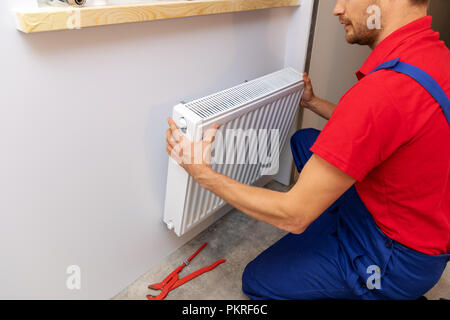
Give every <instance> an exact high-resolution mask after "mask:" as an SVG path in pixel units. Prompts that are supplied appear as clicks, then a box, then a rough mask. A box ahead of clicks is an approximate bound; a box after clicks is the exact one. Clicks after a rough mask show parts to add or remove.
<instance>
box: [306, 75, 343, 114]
mask: <svg viewBox="0 0 450 320" xmlns="http://www.w3.org/2000/svg"><path fill="white" fill-rule="evenodd" d="M303 81H304V82H305V89H304V91H303V96H302V100H301V101H300V106H301V107H303V108H306V109H309V110H311V111H312V112H314V113H316V114H318V115H319V116H321V117H324V118H325V119H327V120H328V119H330V118H331V115H332V114H333V111H334V109H335V108H336V105H334V104H332V103H331V102H329V101H326V100H322V99H320V98H319V97H317V96H316V95H315V94H314V90H313V87H312V83H311V79H310V78H309V76H308V74H307V73H304V74H303Z"/></svg>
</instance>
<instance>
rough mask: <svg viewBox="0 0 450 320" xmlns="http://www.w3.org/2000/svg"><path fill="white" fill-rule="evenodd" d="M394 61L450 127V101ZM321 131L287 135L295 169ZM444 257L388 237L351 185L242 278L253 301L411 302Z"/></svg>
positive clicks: (433, 278) (433, 279)
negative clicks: (430, 98) (437, 106)
mask: <svg viewBox="0 0 450 320" xmlns="http://www.w3.org/2000/svg"><path fill="white" fill-rule="evenodd" d="M399 60H400V59H395V60H392V61H388V62H386V63H383V64H382V65H380V66H379V67H377V68H376V69H374V70H373V71H372V72H375V71H378V70H381V69H390V70H394V71H397V72H399V73H404V74H407V75H409V76H411V77H412V78H414V79H415V80H416V81H417V82H419V83H420V84H421V85H422V86H423V87H424V88H425V89H426V90H427V91H428V92H429V93H430V94H431V95H432V96H433V97H434V98H435V99H436V101H438V102H439V104H440V105H441V107H442V109H443V111H444V114H445V116H446V118H447V120H448V121H449V124H450V100H449V99H448V97H447V96H446V94H445V92H444V91H443V90H442V88H441V87H440V86H439V85H438V84H437V82H436V81H435V80H434V79H433V78H432V77H431V76H429V75H428V74H426V73H425V72H424V71H422V70H421V69H418V68H417V67H415V66H412V65H409V64H406V63H403V62H400V61H399ZM319 133H320V131H318V130H315V129H304V130H300V131H297V132H296V133H295V134H294V135H293V136H292V138H291V149H292V153H293V157H294V162H295V164H296V166H297V169H298V171H301V170H302V168H303V166H304V165H305V164H306V162H307V161H308V159H309V158H310V157H311V155H312V153H311V151H309V149H310V148H311V146H312V145H313V144H314V141H315V140H316V138H317V137H318V135H319ZM449 260H450V254H442V255H427V254H423V253H420V252H418V251H415V250H412V249H409V248H407V247H405V246H403V245H402V244H400V243H398V242H397V241H394V240H392V239H390V238H389V237H387V236H386V235H385V234H384V233H383V232H382V231H381V230H380V229H379V228H378V226H377V225H376V224H375V221H374V219H373V217H372V215H371V214H370V212H369V211H368V210H367V208H366V207H365V205H364V203H363V202H362V201H361V199H360V198H359V196H358V194H357V192H356V189H355V187H354V186H352V187H351V188H350V189H349V190H347V191H346V192H345V193H344V194H343V195H342V196H341V197H340V198H339V199H338V200H337V201H336V202H335V203H334V204H332V205H331V206H330V207H329V208H328V209H327V210H326V211H325V212H324V213H323V214H322V215H321V216H320V217H319V218H317V219H316V220H315V221H314V222H313V223H312V224H311V225H310V226H309V227H308V229H307V230H306V231H305V232H304V233H302V234H300V235H295V234H288V235H286V236H285V237H283V238H282V239H281V240H279V241H278V242H276V243H275V244H274V245H272V246H271V247H269V248H268V249H267V250H265V251H264V252H262V253H261V254H260V255H259V256H258V257H257V258H256V259H255V260H253V261H252V262H250V263H249V264H248V265H247V267H246V268H245V270H244V274H243V276H242V290H243V292H244V293H245V294H246V295H247V296H248V297H250V298H252V299H258V300H259V299H299V300H303V299H304V300H309V299H417V298H419V297H421V296H422V295H423V294H424V293H426V292H427V291H428V290H429V289H431V288H432V287H433V286H434V285H435V284H436V283H437V282H438V281H439V279H440V277H441V275H442V273H443V271H444V269H445V267H446V265H447V262H448V261H449Z"/></svg>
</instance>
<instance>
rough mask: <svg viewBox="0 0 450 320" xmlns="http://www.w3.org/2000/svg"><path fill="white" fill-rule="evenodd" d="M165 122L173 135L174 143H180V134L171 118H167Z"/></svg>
mask: <svg viewBox="0 0 450 320" xmlns="http://www.w3.org/2000/svg"><path fill="white" fill-rule="evenodd" d="M167 122H168V123H169V127H170V130H172V135H173V138H174V139H175V141H176V142H178V141H180V139H181V133H180V131H179V130H178V127H177V125H176V123H175V121H173V119H172V118H168V119H167Z"/></svg>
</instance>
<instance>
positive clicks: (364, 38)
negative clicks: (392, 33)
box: [339, 17, 381, 46]
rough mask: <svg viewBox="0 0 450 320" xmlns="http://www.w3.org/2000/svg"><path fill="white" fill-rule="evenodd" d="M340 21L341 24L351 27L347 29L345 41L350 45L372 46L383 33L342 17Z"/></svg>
mask: <svg viewBox="0 0 450 320" xmlns="http://www.w3.org/2000/svg"><path fill="white" fill-rule="evenodd" d="M339 20H340V22H341V23H343V24H346V25H349V26H348V27H346V28H345V39H346V40H347V42H348V43H350V44H359V45H368V46H372V45H373V44H374V43H376V41H377V39H378V37H379V35H380V33H381V30H379V29H372V30H371V29H369V28H368V27H367V25H366V24H365V23H361V22H357V21H354V20H353V21H352V20H350V19H348V18H342V17H341V18H340V19H339Z"/></svg>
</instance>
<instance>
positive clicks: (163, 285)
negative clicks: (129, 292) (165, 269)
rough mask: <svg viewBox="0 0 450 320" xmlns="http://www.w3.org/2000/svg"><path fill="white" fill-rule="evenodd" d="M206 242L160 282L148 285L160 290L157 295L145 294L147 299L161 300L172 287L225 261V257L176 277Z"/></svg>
mask: <svg viewBox="0 0 450 320" xmlns="http://www.w3.org/2000/svg"><path fill="white" fill-rule="evenodd" d="M207 244H208V242H205V243H204V244H203V245H202V246H201V247H200V249H198V250H197V251H196V252H195V253H194V254H193V255H192V256H190V257H189V258H187V259H186V260H184V262H183V264H182V265H181V266H179V267H178V268H176V269H175V270H174V271H172V273H171V274H169V275H168V276H167V277H166V278H165V279H164V280H163V281H162V282H160V283H155V284H151V285H149V286H148V288H149V289H152V290H161V292H160V293H159V294H158V295H157V296H152V295H147V299H148V300H163V299H164V298H165V297H167V295H168V294H169V292H170V291H172V290H173V289H175V288H178V287H179V286H181V285H183V284H185V283H186V282H188V281H190V280H192V279H194V278H196V277H198V276H200V275H202V274H203V273H205V272H208V271H211V270H213V269H214V268H216V267H217V266H218V265H219V264H221V263H224V262H225V261H226V260H225V259H221V260H218V261H216V262H214V263H213V264H212V265H210V266H208V267H203V268H201V269H199V270H197V271H194V272H192V273H191V274H189V275H187V276H185V277H183V278H181V279H179V278H178V274H179V273H180V272H181V270H183V269H184V267H186V266H187V265H189V263H190V262H191V260H192V259H194V258H195V256H196V255H197V254H198V253H199V252H200V251H202V249H203V248H204V247H206V245H207Z"/></svg>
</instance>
